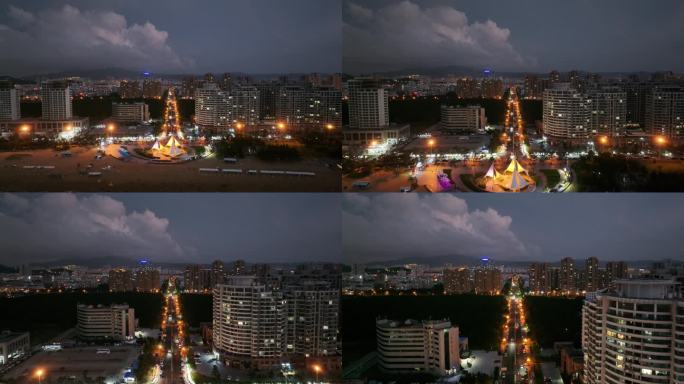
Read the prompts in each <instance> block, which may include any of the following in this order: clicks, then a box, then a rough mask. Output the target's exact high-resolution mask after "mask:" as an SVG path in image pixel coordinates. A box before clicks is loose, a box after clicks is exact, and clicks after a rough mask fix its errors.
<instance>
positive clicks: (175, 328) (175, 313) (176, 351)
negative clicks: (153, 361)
mask: <svg viewBox="0 0 684 384" xmlns="http://www.w3.org/2000/svg"><path fill="white" fill-rule="evenodd" d="M162 315H163V319H162V329H163V330H164V333H163V335H162V343H161V344H160V345H159V348H160V350H161V351H162V352H163V359H162V374H161V380H160V383H161V384H183V383H185V381H184V378H183V372H184V370H183V365H184V364H185V363H184V361H185V356H186V354H187V347H185V327H184V324H185V323H184V322H183V315H182V314H181V309H180V301H179V299H178V294H176V293H175V292H174V288H173V283H172V282H170V283H169V288H168V291H167V293H166V296H165V301H164V310H163V314H162Z"/></svg>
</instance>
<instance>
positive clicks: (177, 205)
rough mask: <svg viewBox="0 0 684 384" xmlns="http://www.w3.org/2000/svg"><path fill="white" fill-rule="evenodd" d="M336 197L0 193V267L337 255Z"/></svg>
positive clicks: (337, 258) (282, 259) (315, 258)
mask: <svg viewBox="0 0 684 384" xmlns="http://www.w3.org/2000/svg"><path fill="white" fill-rule="evenodd" d="M340 203H341V199H340V197H339V195H337V194H308V193H293V194H288V193H277V194H269V193H263V194H261V193H244V194H243V193H204V194H192V193H178V194H176V193H171V194H168V193H140V194H138V193H122V194H113V195H104V194H69V193H63V194H62V193H48V194H37V195H36V194H5V195H0V233H2V239H3V244H2V251H0V264H10V265H17V264H21V263H25V262H31V261H49V260H56V259H61V258H67V257H68V258H75V259H88V258H95V257H98V258H100V257H108V256H118V257H127V258H130V259H140V258H146V259H149V260H151V261H153V262H188V263H189V262H198V263H208V262H211V261H212V260H215V259H221V260H226V261H228V260H235V259H244V260H246V261H248V262H277V263H295V262H297V263H301V262H312V261H313V262H335V263H336V262H340V261H341V260H342V240H341V238H342V229H341V221H340Z"/></svg>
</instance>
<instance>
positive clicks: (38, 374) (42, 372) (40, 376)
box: [36, 368, 45, 384]
mask: <svg viewBox="0 0 684 384" xmlns="http://www.w3.org/2000/svg"><path fill="white" fill-rule="evenodd" d="M43 375H45V370H43V368H38V370H36V377H38V384H42V383H43Z"/></svg>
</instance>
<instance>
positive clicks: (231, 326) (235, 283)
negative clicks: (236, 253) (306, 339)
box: [213, 276, 286, 369]
mask: <svg viewBox="0 0 684 384" xmlns="http://www.w3.org/2000/svg"><path fill="white" fill-rule="evenodd" d="M213 295H214V300H213V303H214V304H213V305H214V310H213V311H214V317H213V319H214V321H213V340H214V348H215V349H216V351H217V352H218V353H220V354H221V356H222V358H223V359H224V360H226V361H228V362H229V364H230V365H231V366H238V367H244V368H256V369H268V368H272V367H273V366H274V365H276V364H278V363H279V362H280V359H281V357H282V356H283V351H284V348H283V346H284V343H283V341H284V339H285V319H286V318H285V301H284V300H283V294H282V291H280V290H274V289H272V288H271V287H268V286H266V284H264V283H262V282H260V281H258V280H257V279H256V278H255V277H254V276H232V277H230V278H228V280H227V282H226V284H219V285H217V286H216V287H214V293H213Z"/></svg>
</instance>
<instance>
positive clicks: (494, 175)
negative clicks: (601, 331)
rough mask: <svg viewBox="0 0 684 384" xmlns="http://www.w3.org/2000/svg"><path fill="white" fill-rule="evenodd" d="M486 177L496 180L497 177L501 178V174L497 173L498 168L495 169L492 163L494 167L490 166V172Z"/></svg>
mask: <svg viewBox="0 0 684 384" xmlns="http://www.w3.org/2000/svg"><path fill="white" fill-rule="evenodd" d="M485 177H486V178H491V179H496V178H497V177H499V172H497V170H496V168H494V163H492V165H490V166H489V170H488V171H487V173H486V174H485Z"/></svg>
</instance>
